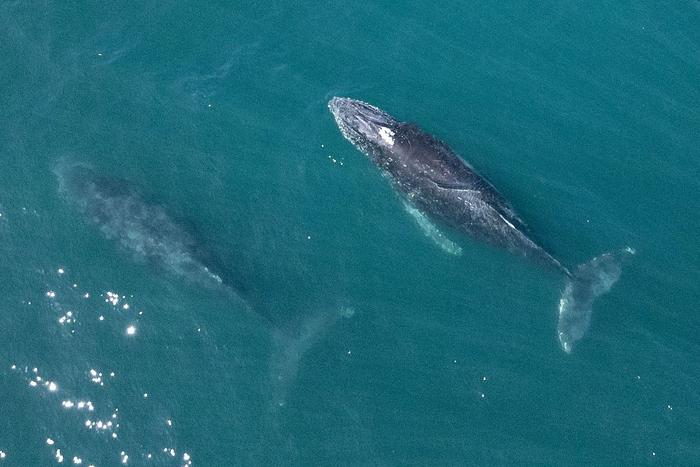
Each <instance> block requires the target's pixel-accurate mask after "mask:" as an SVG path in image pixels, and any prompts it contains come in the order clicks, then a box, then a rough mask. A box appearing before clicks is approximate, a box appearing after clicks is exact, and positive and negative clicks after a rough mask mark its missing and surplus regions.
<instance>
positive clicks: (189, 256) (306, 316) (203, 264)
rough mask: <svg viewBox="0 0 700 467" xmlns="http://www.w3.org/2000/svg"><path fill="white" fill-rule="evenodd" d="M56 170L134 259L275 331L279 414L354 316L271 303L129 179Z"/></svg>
mask: <svg viewBox="0 0 700 467" xmlns="http://www.w3.org/2000/svg"><path fill="white" fill-rule="evenodd" d="M53 172H54V174H55V175H56V178H57V181H58V191H59V194H60V195H61V196H62V197H63V198H64V199H65V200H66V201H67V203H68V204H69V205H71V206H72V207H73V208H74V209H75V210H76V211H78V212H79V213H80V214H82V217H83V218H84V219H85V220H86V222H87V223H88V224H89V225H91V226H92V227H93V228H94V229H95V230H96V231H97V232H99V233H100V234H101V236H102V237H104V238H106V239H107V240H109V241H111V242H112V243H114V244H116V245H117V247H118V249H119V250H121V251H122V252H124V253H126V254H127V256H128V257H130V258H131V259H132V260H133V261H135V262H137V263H140V264H149V265H151V266H154V267H155V269H156V270H158V271H162V272H164V273H166V274H167V275H169V276H170V277H173V278H177V279H179V280H181V281H184V282H186V283H189V284H192V285H194V286H198V287H200V288H203V289H205V290H209V291H211V292H216V293H219V294H220V295H221V296H222V297H224V298H225V299H227V300H230V301H231V302H233V303H235V304H236V305H238V306H237V307H236V308H237V309H238V310H240V309H243V310H244V312H245V313H248V314H249V315H250V316H251V317H253V319H254V320H256V321H258V322H259V323H260V324H261V326H262V327H263V328H264V329H266V330H267V331H268V332H269V336H270V344H271V352H272V353H271V356H270V362H269V369H270V392H271V398H272V402H273V407H274V408H279V407H283V406H285V404H286V397H287V392H288V390H289V387H290V385H291V384H292V383H293V381H294V380H295V378H296V375H297V372H298V370H299V366H300V365H301V362H302V358H303V356H304V354H305V353H306V352H307V351H308V350H309V349H310V348H312V346H313V345H314V344H315V343H316V342H317V341H318V339H319V338H320V337H321V336H322V335H323V334H324V333H325V332H326V331H327V330H328V329H330V327H332V326H333V324H334V323H335V322H336V321H338V320H339V319H341V318H349V317H351V314H350V313H348V312H347V310H346V308H336V307H335V305H336V304H330V305H323V306H321V307H319V309H318V310H312V311H310V312H308V311H306V310H305V311H304V312H302V313H297V314H294V313H288V312H287V310H286V305H285V304H276V303H272V304H271V303H267V302H265V301H264V296H265V295H266V294H265V293H264V291H259V290H256V287H255V284H250V283H249V281H248V280H245V279H244V278H243V279H242V278H236V277H232V276H235V274H232V273H231V269H232V268H227V267H224V266H222V261H220V260H218V259H217V258H216V255H215V254H213V253H212V252H211V251H210V249H208V248H206V246H205V245H202V243H201V241H199V239H198V238H197V236H196V235H195V229H193V227H192V226H190V225H188V223H187V222H185V221H183V220H182V219H179V218H177V217H175V216H173V215H172V214H171V212H170V210H169V209H167V208H166V207H165V206H164V205H163V204H162V203H160V202H158V201H156V200H154V199H153V198H152V197H151V196H150V195H149V194H147V193H145V192H144V190H143V189H142V188H141V187H140V186H138V185H137V184H135V183H133V182H131V181H129V180H127V179H124V178H121V177H119V176H116V175H113V174H111V173H109V172H104V171H101V170H98V169H95V168H93V167H92V166H91V165H89V164H87V163H83V162H76V161H72V160H69V159H67V158H61V159H59V161H58V162H57V163H56V165H55V167H54V170H53ZM260 297H263V298H260Z"/></svg>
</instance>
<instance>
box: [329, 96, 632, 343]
mask: <svg viewBox="0 0 700 467" xmlns="http://www.w3.org/2000/svg"><path fill="white" fill-rule="evenodd" d="M328 108H329V110H330V112H331V114H332V115H333V118H334V120H335V123H336V124H337V126H338V128H339V130H340V133H341V134H342V136H343V137H344V138H345V139H346V140H348V141H349V142H350V143H351V144H352V145H353V146H355V147H356V148H357V149H358V150H359V151H360V152H362V153H363V154H365V155H366V156H368V157H369V159H370V160H371V161H372V162H373V163H374V164H375V165H376V166H377V167H378V168H379V170H380V171H381V173H382V174H383V175H384V176H385V177H386V178H387V179H388V180H389V181H390V183H391V185H392V186H393V188H394V190H395V191H396V192H397V193H399V194H400V195H401V197H402V198H403V200H404V202H405V203H408V204H409V205H410V206H412V207H413V208H414V209H415V210H418V211H420V212H421V213H424V214H425V215H427V216H429V217H430V218H431V219H433V220H435V221H436V222H438V223H439V224H441V225H444V226H446V227H447V228H449V229H452V230H454V231H457V232H460V233H462V234H464V235H466V236H468V237H471V238H474V239H477V240H480V241H483V242H485V243H487V244H490V245H492V246H494V247H497V248H501V249H504V250H506V251H508V252H510V253H512V254H514V255H517V256H520V257H523V258H525V259H527V260H530V261H532V262H533V263H537V264H540V265H543V266H545V267H548V268H550V269H552V270H554V271H557V272H558V273H559V274H561V275H562V276H563V277H564V278H565V280H566V284H565V287H564V289H563V292H562V295H561V297H560V300H559V307H558V308H559V310H558V322H557V338H558V341H559V345H560V347H561V348H562V350H564V351H565V352H566V353H570V352H571V351H572V349H573V346H574V344H575V343H576V342H577V341H578V340H580V339H581V338H583V337H584V335H585V334H586V332H587V331H588V329H589V327H590V323H591V314H592V309H593V302H594V300H595V299H596V298H597V297H599V296H601V295H603V294H604V293H606V292H608V291H609V290H610V289H611V288H612V286H613V285H614V284H615V282H616V281H617V280H618V278H619V276H620V274H621V262H622V259H623V258H624V257H626V256H628V255H630V254H633V253H634V250H633V249H632V248H629V247H626V248H623V249H621V250H619V251H615V252H609V253H604V254H602V255H600V256H598V257H595V258H593V259H592V260H590V261H588V262H587V263H584V264H581V265H578V266H576V267H575V268H572V269H569V268H567V267H565V266H564V265H563V264H562V263H561V261H559V259H557V258H556V257H555V256H554V255H552V254H551V253H549V252H548V251H547V250H546V249H545V248H543V247H542V246H541V245H540V244H539V243H537V242H536V241H535V240H533V238H532V236H531V235H530V234H529V233H528V229H527V227H526V225H525V223H524V222H523V220H522V219H521V218H520V216H519V215H518V214H517V212H516V211H515V209H514V208H513V206H512V204H511V203H510V202H509V201H508V200H507V199H506V198H505V197H504V196H503V195H501V194H500V192H499V191H498V190H497V189H496V188H495V187H494V186H493V184H492V183H490V182H489V181H488V180H487V179H486V178H485V177H483V176H481V175H480V174H479V173H478V172H477V171H476V170H475V169H474V168H473V167H472V166H471V165H470V164H469V163H468V162H466V161H465V160H464V159H463V158H462V157H460V156H459V155H458V154H457V153H456V152H455V151H454V150H452V148H450V147H449V146H448V145H447V144H446V143H444V142H442V141H441V140H439V139H438V138H436V137H435V136H433V135H431V134H429V133H427V132H426V131H423V130H422V129H421V128H419V127H418V126H417V125H415V124H413V123H410V122H404V121H400V120H398V119H396V118H395V117H393V116H391V115H390V114H388V113H387V112H385V111H383V110H381V109H380V108H378V107H376V106H374V105H371V104H368V103H366V102H363V101H360V100H356V99H352V98H348V97H333V98H332V99H331V100H330V101H329V102H328Z"/></svg>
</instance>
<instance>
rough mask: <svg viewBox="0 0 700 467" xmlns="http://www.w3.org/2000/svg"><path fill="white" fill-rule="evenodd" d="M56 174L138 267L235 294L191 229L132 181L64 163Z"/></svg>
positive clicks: (86, 213)
mask: <svg viewBox="0 0 700 467" xmlns="http://www.w3.org/2000/svg"><path fill="white" fill-rule="evenodd" d="M54 172H55V173H56V176H57V178H58V184H59V192H60V193H61V194H62V195H63V196H64V197H65V198H66V199H67V200H68V201H69V202H70V203H71V204H72V205H73V206H74V207H75V208H76V209H77V210H78V211H79V212H80V213H82V214H83V215H84V217H85V219H86V220H87V221H88V223H89V224H91V225H92V226H93V227H95V228H96V229H97V230H98V231H99V232H100V233H101V234H102V236H103V237H105V238H106V239H108V240H111V241H113V242H115V243H116V244H117V245H118V246H119V248H120V249H121V250H122V251H124V252H126V253H127V254H128V255H129V256H131V258H132V259H134V260H135V261H137V262H146V263H150V264H152V265H154V266H156V267H157V268H159V269H162V270H165V271H167V272H168V273H170V274H172V275H174V276H178V277H180V278H182V279H184V280H186V281H189V282H191V283H194V284H197V285H199V286H203V287H205V288H208V289H217V290H222V291H224V292H226V293H227V294H231V295H233V294H235V286H234V285H233V284H229V283H225V282H224V280H223V279H222V278H221V275H220V274H221V273H220V271H215V270H214V269H215V268H212V267H211V265H210V264H209V263H208V262H207V257H208V256H211V255H210V254H209V253H208V252H207V251H206V249H205V248H203V247H202V246H201V245H200V244H199V242H198V241H197V240H196V238H195V237H194V235H193V233H192V232H191V229H188V228H187V227H186V226H185V225H184V224H183V222H181V221H179V220H177V219H175V218H174V217H173V216H172V215H171V214H170V213H169V211H168V210H167V209H166V208H165V207H163V206H162V205H161V204H159V203H156V202H154V201H152V200H149V199H148V197H147V195H145V194H144V193H143V192H142V190H141V189H140V188H139V187H138V186H136V185H135V184H133V183H132V182H129V181H128V180H125V179H122V178H119V177H117V176H112V175H108V174H107V175H106V174H103V173H100V172H99V171H96V170H94V169H93V168H91V167H90V166H88V165H86V164H82V163H68V162H66V161H62V162H61V163H59V164H58V165H57V167H56V168H55V170H54Z"/></svg>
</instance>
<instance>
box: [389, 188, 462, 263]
mask: <svg viewBox="0 0 700 467" xmlns="http://www.w3.org/2000/svg"><path fill="white" fill-rule="evenodd" d="M402 202H403V206H404V209H405V210H406V212H407V213H408V214H409V215H410V216H411V217H412V218H413V220H415V221H416V223H417V224H418V227H419V228H420V230H421V231H422V232H423V234H424V235H425V236H426V237H428V238H429V239H430V240H432V241H433V243H435V244H436V245H437V246H438V247H439V248H440V249H441V250H442V251H444V252H445V253H449V254H451V255H455V256H460V255H461V254H462V248H461V247H460V246H459V245H457V244H456V243H455V242H453V241H452V240H450V239H449V238H447V236H445V234H443V233H442V232H441V231H440V229H438V227H437V226H436V225H435V224H433V223H432V222H431V221H430V219H428V216H426V215H425V214H424V213H423V212H422V211H421V210H420V209H418V208H417V207H415V206H413V205H412V204H411V203H410V202H408V201H407V200H405V199H404V200H402Z"/></svg>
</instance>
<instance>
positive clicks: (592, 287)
mask: <svg viewBox="0 0 700 467" xmlns="http://www.w3.org/2000/svg"><path fill="white" fill-rule="evenodd" d="M634 253H635V251H634V249H632V248H630V247H626V248H623V249H622V250H620V251H616V252H611V253H604V254H602V255H600V256H597V257H595V258H593V259H592V260H590V261H589V262H587V263H583V264H580V265H578V266H577V267H576V269H575V270H574V271H572V272H571V273H570V274H569V277H568V279H567V282H566V286H565V287H564V291H563V292H562V294H561V298H560V300H559V322H558V323H557V336H558V337H559V345H560V346H561V348H562V350H564V352H566V353H570V352H571V350H572V349H573V345H574V343H575V342H576V341H578V340H579V339H581V338H582V337H583V336H584V335H585V334H586V331H588V328H589V327H590V324H591V314H592V313H593V302H594V301H595V299H596V298H598V297H600V296H601V295H603V294H605V293H607V292H608V291H609V290H610V289H611V288H612V287H613V285H615V282H617V280H618V279H619V278H620V273H621V272H622V261H623V260H624V259H625V258H627V257H629V256H631V255H633V254H634Z"/></svg>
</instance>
